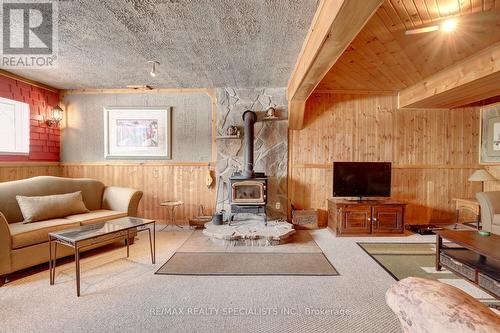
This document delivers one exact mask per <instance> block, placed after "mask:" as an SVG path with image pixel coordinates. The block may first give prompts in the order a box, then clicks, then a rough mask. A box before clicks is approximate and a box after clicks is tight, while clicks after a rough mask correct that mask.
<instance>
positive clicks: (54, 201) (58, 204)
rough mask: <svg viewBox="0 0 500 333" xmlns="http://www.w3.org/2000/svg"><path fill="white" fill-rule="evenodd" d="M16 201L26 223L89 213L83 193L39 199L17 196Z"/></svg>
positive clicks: (40, 197) (46, 196)
mask: <svg viewBox="0 0 500 333" xmlns="http://www.w3.org/2000/svg"><path fill="white" fill-rule="evenodd" d="M16 200H17V203H18V204H19V208H21V213H22V214H23V217H24V221H23V222H24V223H31V222H36V221H43V220H48V219H53V218H58V217H65V216H68V215H73V214H80V213H88V212H89V210H88V209H87V207H85V204H84V203H83V198H82V191H78V192H73V193H66V194H54V195H45V196H38V197H26V196H21V195H16Z"/></svg>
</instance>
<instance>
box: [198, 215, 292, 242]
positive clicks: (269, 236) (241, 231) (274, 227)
mask: <svg viewBox="0 0 500 333" xmlns="http://www.w3.org/2000/svg"><path fill="white" fill-rule="evenodd" d="M294 233H295V230H294V229H293V225H292V224H290V223H288V222H286V221H268V222H267V226H266V225H265V224H264V222H263V221H262V219H248V220H239V221H235V222H233V223H232V224H231V225H229V224H223V225H214V224H212V222H208V223H206V224H205V229H204V230H203V234H204V235H206V236H208V237H210V238H212V239H213V240H222V241H227V242H231V243H233V242H234V243H236V242H240V243H242V244H239V245H249V246H269V245H279V244H282V243H285V242H286V241H287V239H288V237H290V236H291V235H293V234H294ZM235 245H236V244H235Z"/></svg>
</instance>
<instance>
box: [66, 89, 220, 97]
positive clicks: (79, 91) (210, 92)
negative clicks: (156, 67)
mask: <svg viewBox="0 0 500 333" xmlns="http://www.w3.org/2000/svg"><path fill="white" fill-rule="evenodd" d="M170 93H173V94H175V93H193V94H194V93H203V94H207V95H208V96H210V98H213V97H214V96H215V93H214V89H211V88H152V89H150V88H140V89H135V88H109V89H108V88H106V89H99V88H97V89H94V88H89V89H67V90H61V98H62V97H64V96H66V95H72V94H99V95H104V94H170Z"/></svg>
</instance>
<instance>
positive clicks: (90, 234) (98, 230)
mask: <svg viewBox="0 0 500 333" xmlns="http://www.w3.org/2000/svg"><path fill="white" fill-rule="evenodd" d="M155 223H156V221H154V220H146V219H141V218H137V217H122V218H119V219H114V220H110V221H107V222H101V223H96V224H88V225H83V226H80V227H76V228H69V229H65V230H61V231H56V232H50V233H49V280H50V285H54V282H55V278H56V264H57V244H61V245H65V246H69V247H71V248H73V249H74V251H75V270H76V295H77V296H80V252H81V251H83V250H86V249H89V248H92V247H98V246H100V245H105V244H108V243H110V242H112V241H118V240H125V242H126V244H127V257H128V256H129V238H130V232H131V231H132V232H133V231H137V232H139V231H148V232H149V248H150V250H151V263H152V264H153V265H154V264H155V261H156V259H155V258H156V240H155ZM151 224H152V225H153V233H152V234H153V235H152V236H153V237H151V228H150V225H151ZM52 244H54V254H53V255H52Z"/></svg>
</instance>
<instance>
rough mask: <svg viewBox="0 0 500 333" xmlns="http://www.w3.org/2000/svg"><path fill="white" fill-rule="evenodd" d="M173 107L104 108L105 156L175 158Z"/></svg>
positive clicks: (144, 158) (116, 157)
mask: <svg viewBox="0 0 500 333" xmlns="http://www.w3.org/2000/svg"><path fill="white" fill-rule="evenodd" d="M171 112H172V108H171V107H127V108H124V107H106V108H104V157H105V158H107V159H142V160H147V159H171V149H170V146H171Z"/></svg>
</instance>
